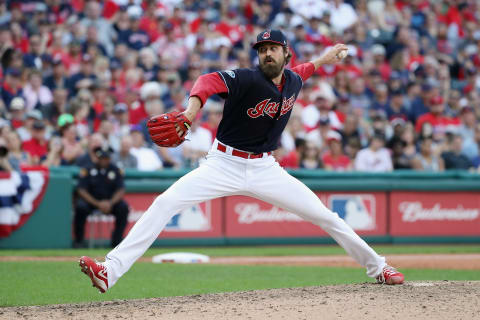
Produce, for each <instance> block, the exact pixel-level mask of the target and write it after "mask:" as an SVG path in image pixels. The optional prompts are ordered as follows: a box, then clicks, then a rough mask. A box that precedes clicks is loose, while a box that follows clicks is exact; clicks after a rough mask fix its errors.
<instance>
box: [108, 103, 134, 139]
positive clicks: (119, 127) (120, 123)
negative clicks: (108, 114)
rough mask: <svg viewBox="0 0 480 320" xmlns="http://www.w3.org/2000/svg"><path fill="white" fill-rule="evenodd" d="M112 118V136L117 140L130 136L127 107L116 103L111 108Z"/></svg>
mask: <svg viewBox="0 0 480 320" xmlns="http://www.w3.org/2000/svg"><path fill="white" fill-rule="evenodd" d="M113 116H114V119H113V120H112V122H113V134H114V135H115V136H116V137H117V138H121V137H123V136H125V135H128V134H130V124H129V121H128V107H127V105H126V104H125V103H117V104H116V105H115V106H114V107H113Z"/></svg>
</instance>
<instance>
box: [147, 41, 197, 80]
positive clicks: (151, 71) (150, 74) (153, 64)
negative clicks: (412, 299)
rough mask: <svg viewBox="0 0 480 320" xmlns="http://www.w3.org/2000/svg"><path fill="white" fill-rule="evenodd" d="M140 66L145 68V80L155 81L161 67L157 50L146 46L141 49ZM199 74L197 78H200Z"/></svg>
mask: <svg viewBox="0 0 480 320" xmlns="http://www.w3.org/2000/svg"><path fill="white" fill-rule="evenodd" d="M139 66H140V68H142V70H143V79H144V80H145V81H153V80H154V79H155V77H156V75H157V72H158V70H159V67H158V64H157V57H156V56H155V52H154V51H153V49H152V48H150V47H145V48H143V49H142V50H140V53H139ZM200 75H201V74H200ZM200 75H198V76H200ZM198 76H197V77H196V78H198ZM196 78H195V79H196Z"/></svg>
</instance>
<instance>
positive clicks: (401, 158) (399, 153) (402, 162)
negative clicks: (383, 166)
mask: <svg viewBox="0 0 480 320" xmlns="http://www.w3.org/2000/svg"><path fill="white" fill-rule="evenodd" d="M406 146H407V144H406V142H405V141H403V140H402V139H401V138H400V137H398V136H394V137H393V138H392V140H390V141H389V149H391V150H392V163H393V169H395V170H398V169H411V168H412V159H411V157H409V156H407V155H406V154H405V147H406Z"/></svg>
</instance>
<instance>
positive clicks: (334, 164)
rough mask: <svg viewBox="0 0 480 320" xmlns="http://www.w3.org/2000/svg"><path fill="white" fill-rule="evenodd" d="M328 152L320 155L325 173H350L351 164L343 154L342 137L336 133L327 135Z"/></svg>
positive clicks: (330, 132) (331, 132)
mask: <svg viewBox="0 0 480 320" xmlns="http://www.w3.org/2000/svg"><path fill="white" fill-rule="evenodd" d="M327 144H328V151H327V152H325V153H324V154H323V155H322V162H323V165H324V166H325V170H327V171H350V170H352V163H351V161H350V159H349V158H348V157H347V156H346V155H345V154H344V153H343V149H342V148H343V147H342V136H341V135H340V134H339V133H338V132H336V131H329V132H328V134H327Z"/></svg>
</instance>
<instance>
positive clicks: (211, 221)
mask: <svg viewBox="0 0 480 320" xmlns="http://www.w3.org/2000/svg"><path fill="white" fill-rule="evenodd" d="M157 196H158V194H156V193H127V194H126V195H125V201H127V203H128V205H129V207H130V213H129V215H128V224H127V228H126V231H125V232H126V233H127V232H128V231H130V229H131V228H132V227H133V225H134V224H135V223H136V222H137V221H138V220H139V219H140V218H141V216H142V215H143V213H144V212H145V211H146V210H147V209H148V207H149V206H150V204H151V203H152V202H153V200H155V198H156V197H157ZM221 207H222V200H221V199H215V200H210V201H206V202H203V203H200V204H197V205H195V206H192V207H190V208H187V209H185V210H183V211H181V212H179V213H178V214H177V215H175V216H174V217H173V218H172V219H171V220H170V222H169V223H168V224H167V226H166V227H165V229H164V230H163V231H162V233H161V234H160V236H159V238H188V237H200V238H201V237H221V236H222V235H223V234H222V214H221ZM158 214H159V215H160V214H162V212H158ZM113 222H114V217H113V216H104V217H101V219H95V218H90V217H89V219H88V220H87V226H86V232H87V238H88V237H89V236H90V235H89V234H88V233H89V230H91V229H90V223H95V224H104V226H103V227H102V228H98V226H95V227H97V228H96V229H94V228H92V230H101V231H100V232H99V233H100V234H101V236H97V237H101V238H110V233H111V231H112V230H113ZM126 233H125V234H126Z"/></svg>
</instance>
